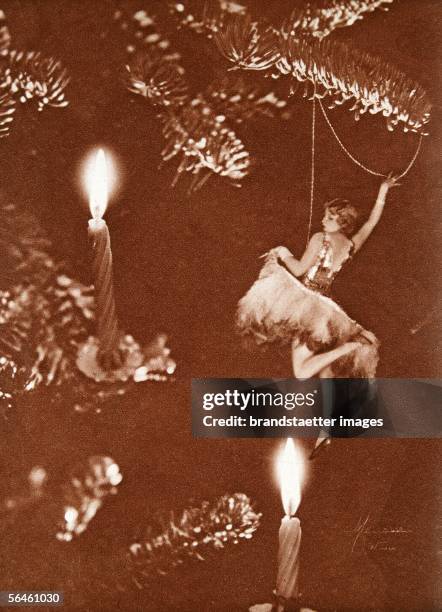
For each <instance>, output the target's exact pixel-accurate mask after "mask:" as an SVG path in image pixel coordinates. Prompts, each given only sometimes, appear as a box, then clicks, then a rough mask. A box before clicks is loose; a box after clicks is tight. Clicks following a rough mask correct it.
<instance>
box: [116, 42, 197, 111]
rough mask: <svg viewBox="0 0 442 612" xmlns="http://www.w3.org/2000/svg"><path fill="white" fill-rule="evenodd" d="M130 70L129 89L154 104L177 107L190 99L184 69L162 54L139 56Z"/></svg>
mask: <svg viewBox="0 0 442 612" xmlns="http://www.w3.org/2000/svg"><path fill="white" fill-rule="evenodd" d="M126 68H127V71H128V89H129V91H131V92H132V93H136V94H139V95H141V96H144V97H145V98H147V99H148V100H149V102H150V103H151V104H152V105H153V106H160V107H161V106H162V107H165V108H167V107H169V106H172V107H176V106H181V105H182V104H184V103H185V102H188V100H189V91H188V90H189V87H188V84H187V81H186V80H185V78H184V73H185V72H184V69H183V68H182V67H181V66H180V65H179V64H177V63H175V62H173V61H169V60H167V59H164V57H162V56H161V55H157V56H156V57H155V56H153V55H148V54H146V55H144V56H141V57H138V58H136V59H135V60H134V62H133V63H132V64H131V65H130V66H126Z"/></svg>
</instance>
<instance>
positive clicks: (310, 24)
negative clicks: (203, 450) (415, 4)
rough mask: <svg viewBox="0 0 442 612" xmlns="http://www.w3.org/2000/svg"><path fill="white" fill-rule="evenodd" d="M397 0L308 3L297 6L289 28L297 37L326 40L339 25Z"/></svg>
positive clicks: (351, 21) (289, 20) (353, 20)
mask: <svg viewBox="0 0 442 612" xmlns="http://www.w3.org/2000/svg"><path fill="white" fill-rule="evenodd" d="M392 2H393V0H322V1H320V2H307V3H306V5H305V6H303V7H302V8H301V7H297V8H295V9H294V11H293V12H292V14H291V16H290V18H289V19H288V20H287V22H286V24H285V30H286V31H288V32H290V34H291V35H293V36H295V37H296V38H305V37H310V36H311V37H313V38H318V39H322V38H325V37H326V36H328V35H329V34H331V32H333V31H334V30H335V29H336V28H343V27H348V26H352V25H353V24H354V23H355V22H356V21H358V20H361V19H363V17H364V15H365V14H366V13H372V12H373V11H375V10H376V9H378V8H384V10H386V7H385V6H384V5H385V4H392Z"/></svg>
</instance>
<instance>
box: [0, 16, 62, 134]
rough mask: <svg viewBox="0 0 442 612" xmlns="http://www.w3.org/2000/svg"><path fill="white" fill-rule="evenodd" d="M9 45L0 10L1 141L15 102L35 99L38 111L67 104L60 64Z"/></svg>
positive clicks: (9, 40)
mask: <svg viewBox="0 0 442 612" xmlns="http://www.w3.org/2000/svg"><path fill="white" fill-rule="evenodd" d="M10 45H11V37H10V34H9V30H8V28H7V26H6V22H5V15H4V13H3V12H2V11H0V138H1V137H4V136H8V134H9V131H10V127H11V124H12V122H13V118H14V112H15V109H16V103H17V102H21V103H26V102H29V101H32V100H34V101H35V102H36V104H37V109H38V110H39V111H42V110H43V109H44V108H45V107H46V106H52V107H55V108H63V107H65V106H67V105H68V101H67V100H66V97H65V93H64V90H65V88H66V86H67V84H68V83H69V78H68V77H67V73H66V70H65V69H64V68H63V67H62V66H61V64H60V62H58V61H56V60H54V59H53V58H45V57H43V56H42V54H41V53H37V52H35V51H29V52H25V51H16V50H13V49H12V50H11V49H10Z"/></svg>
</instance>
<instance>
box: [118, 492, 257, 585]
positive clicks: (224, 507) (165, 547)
mask: <svg viewBox="0 0 442 612" xmlns="http://www.w3.org/2000/svg"><path fill="white" fill-rule="evenodd" d="M260 519H261V514H260V513H257V512H255V510H254V509H253V507H252V505H251V502H250V499H249V498H248V497H247V496H246V495H244V494H243V493H235V494H234V495H223V496H222V497H221V498H220V499H218V501H217V502H216V503H215V504H214V505H211V504H210V503H209V502H207V501H206V502H203V504H201V506H199V507H195V508H189V509H187V510H184V512H183V513H182V514H181V516H180V517H178V518H175V517H174V515H173V514H171V516H170V518H169V520H168V521H167V524H164V525H163V526H162V529H161V530H159V531H158V532H157V533H154V532H153V529H152V528H149V529H148V533H147V535H146V537H145V538H143V539H142V540H141V541H139V542H135V543H134V544H132V545H131V546H130V550H129V571H130V573H131V575H132V580H133V582H134V583H135V584H136V585H137V587H138V588H142V587H143V586H144V584H145V583H146V581H148V580H149V579H152V578H154V577H155V574H165V573H167V572H168V571H170V570H171V569H173V568H174V567H176V566H177V565H180V564H182V563H184V562H185V560H186V559H192V558H193V559H198V560H200V561H201V560H204V556H203V555H204V554H205V552H206V551H209V550H210V549H212V550H213V549H215V550H217V549H222V548H224V547H225V546H227V545H228V544H238V543H239V542H241V541H243V540H249V539H251V538H252V537H253V534H254V533H255V531H256V530H257V529H258V527H259V523H260Z"/></svg>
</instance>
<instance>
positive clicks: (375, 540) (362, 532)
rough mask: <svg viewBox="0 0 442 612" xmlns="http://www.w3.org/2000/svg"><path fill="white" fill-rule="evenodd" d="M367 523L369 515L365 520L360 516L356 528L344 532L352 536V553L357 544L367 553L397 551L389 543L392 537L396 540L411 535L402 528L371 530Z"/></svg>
mask: <svg viewBox="0 0 442 612" xmlns="http://www.w3.org/2000/svg"><path fill="white" fill-rule="evenodd" d="M369 522H370V515H369V514H367V516H366V517H365V518H362V516H361V517H360V518H359V520H358V522H357V525H356V527H354V528H353V529H351V530H346V531H345V532H344V533H351V534H353V536H354V538H353V541H352V547H351V552H352V553H353V552H354V551H355V550H356V547H357V545H358V543H359V545H361V546H362V547H363V548H364V549H365V550H367V551H375V550H378V551H379V550H382V551H388V552H393V551H395V550H397V546H396V545H393V543H392V542H391V540H392V539H393V537H394V538H396V536H398V535H405V534H409V533H413V532H412V531H411V530H408V529H404V527H383V528H381V529H371V527H370V525H369ZM395 544H396V542H395Z"/></svg>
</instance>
